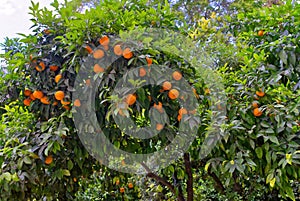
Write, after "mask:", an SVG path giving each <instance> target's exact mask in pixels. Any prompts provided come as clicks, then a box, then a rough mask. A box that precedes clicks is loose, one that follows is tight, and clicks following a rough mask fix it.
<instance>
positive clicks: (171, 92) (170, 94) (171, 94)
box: [168, 89, 179, 100]
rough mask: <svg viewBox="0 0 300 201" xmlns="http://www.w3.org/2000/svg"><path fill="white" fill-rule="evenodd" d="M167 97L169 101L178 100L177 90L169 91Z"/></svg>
mask: <svg viewBox="0 0 300 201" xmlns="http://www.w3.org/2000/svg"><path fill="white" fill-rule="evenodd" d="M168 96H169V98H170V99H172V100H174V99H176V98H178V96H179V91H178V90H177V89H171V90H170V91H169V93H168Z"/></svg>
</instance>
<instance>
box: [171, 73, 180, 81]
mask: <svg viewBox="0 0 300 201" xmlns="http://www.w3.org/2000/svg"><path fill="white" fill-rule="evenodd" d="M172 77H173V79H174V80H177V81H178V80H180V79H181V78H182V74H181V73H180V72H178V71H175V72H173V74H172Z"/></svg>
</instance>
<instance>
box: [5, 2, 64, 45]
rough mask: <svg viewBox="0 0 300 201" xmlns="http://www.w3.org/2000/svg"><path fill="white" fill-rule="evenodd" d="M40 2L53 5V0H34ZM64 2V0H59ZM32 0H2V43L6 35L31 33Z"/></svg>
mask: <svg viewBox="0 0 300 201" xmlns="http://www.w3.org/2000/svg"><path fill="white" fill-rule="evenodd" d="M33 2H35V3H36V2H40V7H44V6H47V7H51V6H50V3H51V2H52V0H33ZM59 2H63V0H59ZM30 5H31V3H30V0H0V43H2V42H3V41H4V40H3V38H4V37H9V38H11V37H17V36H18V35H17V34H16V33H25V34H28V33H30V30H29V28H30V27H31V26H32V23H31V21H30V20H29V19H30V18H31V16H30V15H29V14H28V13H29V6H30Z"/></svg>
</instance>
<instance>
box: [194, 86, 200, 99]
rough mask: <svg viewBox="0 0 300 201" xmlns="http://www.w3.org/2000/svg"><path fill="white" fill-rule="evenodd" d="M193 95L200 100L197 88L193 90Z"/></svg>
mask: <svg viewBox="0 0 300 201" xmlns="http://www.w3.org/2000/svg"><path fill="white" fill-rule="evenodd" d="M193 93H194V95H195V96H196V98H199V95H198V94H197V91H196V89H195V88H193Z"/></svg>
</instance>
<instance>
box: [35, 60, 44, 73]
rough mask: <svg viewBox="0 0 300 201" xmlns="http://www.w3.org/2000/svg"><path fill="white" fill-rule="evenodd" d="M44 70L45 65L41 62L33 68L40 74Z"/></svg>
mask: <svg viewBox="0 0 300 201" xmlns="http://www.w3.org/2000/svg"><path fill="white" fill-rule="evenodd" d="M45 68H46V65H45V63H44V62H43V61H41V62H40V63H39V65H37V66H36V67H35V69H36V70H37V71H38V72H42V71H43V70H45Z"/></svg>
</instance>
